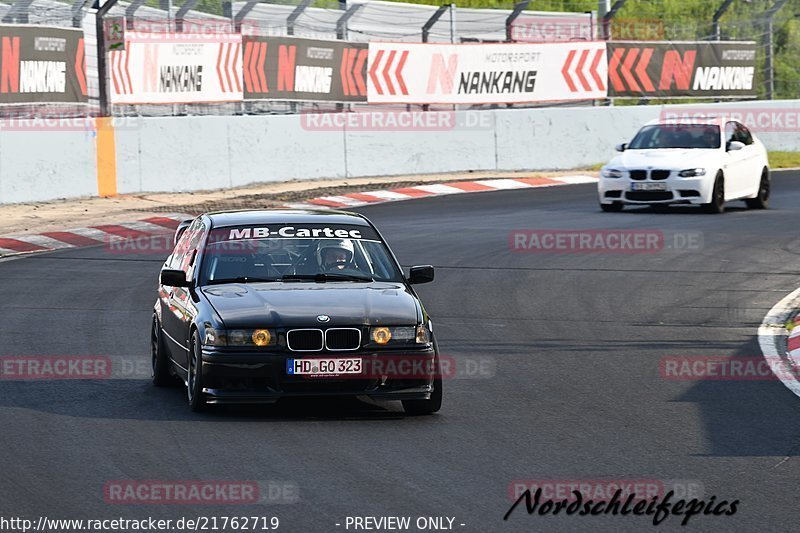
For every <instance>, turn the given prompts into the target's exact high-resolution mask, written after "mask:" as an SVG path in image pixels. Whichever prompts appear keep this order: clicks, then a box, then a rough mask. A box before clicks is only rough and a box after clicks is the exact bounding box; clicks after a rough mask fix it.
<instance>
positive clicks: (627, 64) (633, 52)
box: [620, 48, 642, 92]
mask: <svg viewBox="0 0 800 533" xmlns="http://www.w3.org/2000/svg"><path fill="white" fill-rule="evenodd" d="M638 55H639V49H638V48H631V49H630V50H628V54H627V55H626V56H625V60H624V61H623V62H622V66H621V67H620V72H622V77H623V78H625V81H626V82H628V87H630V89H631V91H635V92H641V90H642V89H641V87H639V84H638V83H636V78H634V77H633V74H631V68H632V67H633V64H634V62H635V61H636V57H637V56H638Z"/></svg>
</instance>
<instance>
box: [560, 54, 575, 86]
mask: <svg viewBox="0 0 800 533" xmlns="http://www.w3.org/2000/svg"><path fill="white" fill-rule="evenodd" d="M573 59H575V50H570V51H569V54H567V60H566V61H564V66H563V67H562V68H561V75H562V76H564V80H566V82H567V86H568V87H569V90H570V91H572V92H573V93H576V92H578V88H577V87H576V86H575V83H573V81H572V77H571V76H570V75H569V67H570V65H572V60H573Z"/></svg>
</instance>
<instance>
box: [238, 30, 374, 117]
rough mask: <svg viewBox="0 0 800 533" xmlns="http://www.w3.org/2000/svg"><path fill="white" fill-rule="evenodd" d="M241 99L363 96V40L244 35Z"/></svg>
mask: <svg viewBox="0 0 800 533" xmlns="http://www.w3.org/2000/svg"><path fill="white" fill-rule="evenodd" d="M243 64H244V97H245V99H246V100H304V101H327V102H366V101H367V84H366V73H367V45H366V43H351V42H344V41H320V40H314V39H300V38H294V37H257V36H245V37H244V57H243Z"/></svg>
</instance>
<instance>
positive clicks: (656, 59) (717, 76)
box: [608, 41, 756, 97]
mask: <svg viewBox="0 0 800 533" xmlns="http://www.w3.org/2000/svg"><path fill="white" fill-rule="evenodd" d="M608 85H609V87H608V94H609V96H631V97H643V96H656V97H674V96H694V97H698V96H700V97H706V96H710V97H728V96H734V97H742V96H753V95H755V94H756V45H755V43H753V42H731V41H728V42H707V41H705V42H668V43H654V42H650V41H647V42H611V43H608Z"/></svg>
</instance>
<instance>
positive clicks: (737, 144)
mask: <svg viewBox="0 0 800 533" xmlns="http://www.w3.org/2000/svg"><path fill="white" fill-rule="evenodd" d="M742 148H744V143H743V142H741V141H731V142H729V143H728V146H727V149H728V151H729V152H734V151H736V150H741V149H742Z"/></svg>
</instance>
